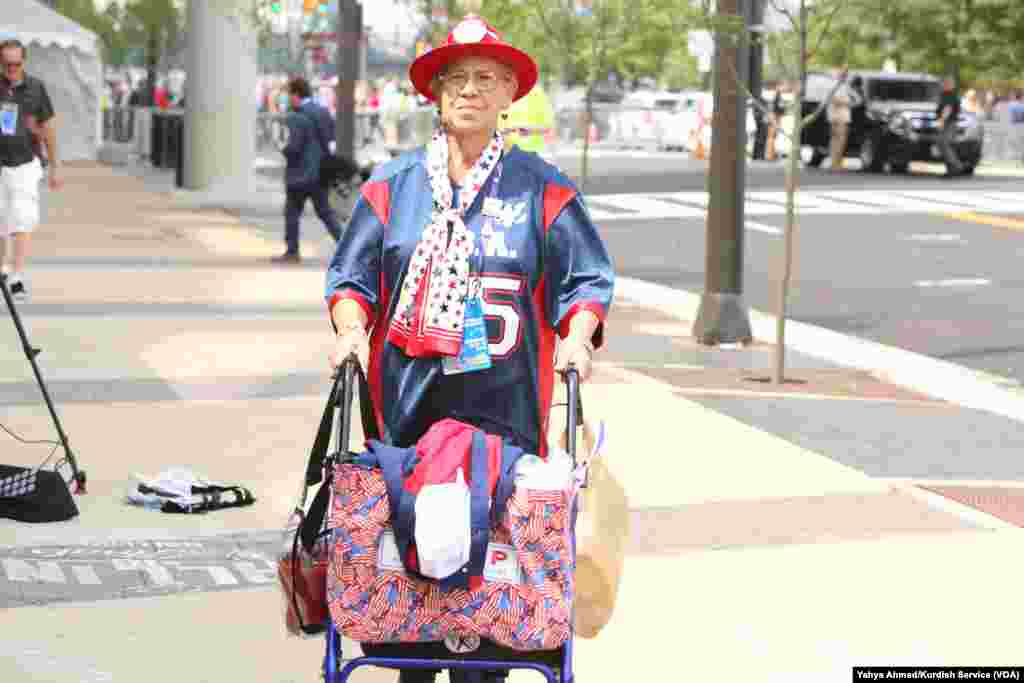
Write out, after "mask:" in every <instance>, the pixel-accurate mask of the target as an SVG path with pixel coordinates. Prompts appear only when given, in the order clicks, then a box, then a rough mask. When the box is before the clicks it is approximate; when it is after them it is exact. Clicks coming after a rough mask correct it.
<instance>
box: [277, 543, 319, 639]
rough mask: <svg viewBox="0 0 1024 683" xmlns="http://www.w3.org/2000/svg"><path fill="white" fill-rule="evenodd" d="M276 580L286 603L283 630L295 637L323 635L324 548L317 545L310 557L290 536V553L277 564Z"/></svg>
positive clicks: (280, 558)
mask: <svg viewBox="0 0 1024 683" xmlns="http://www.w3.org/2000/svg"><path fill="white" fill-rule="evenodd" d="M277 578H278V581H279V582H280V584H281V590H282V591H283V592H284V595H285V601H286V608H285V609H286V611H285V628H286V629H287V630H288V633H290V634H292V635H294V636H301V635H315V634H317V633H322V632H323V631H324V629H325V628H326V624H327V619H328V610H327V547H326V544H324V543H319V544H317V546H316V548H315V549H314V552H313V553H312V554H311V553H309V552H307V551H306V549H305V548H303V547H302V544H301V543H300V542H299V529H298V527H296V529H295V531H294V536H292V548H291V551H289V552H287V553H285V554H283V555H282V556H281V557H279V558H278V560H277Z"/></svg>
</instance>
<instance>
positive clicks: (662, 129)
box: [555, 103, 684, 150]
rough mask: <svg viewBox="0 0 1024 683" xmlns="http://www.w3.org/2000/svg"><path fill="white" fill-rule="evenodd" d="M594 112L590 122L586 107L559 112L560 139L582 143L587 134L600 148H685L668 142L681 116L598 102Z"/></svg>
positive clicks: (570, 108) (556, 116)
mask: <svg viewBox="0 0 1024 683" xmlns="http://www.w3.org/2000/svg"><path fill="white" fill-rule="evenodd" d="M592 111H593V117H592V120H588V116H587V111H586V107H585V106H583V105H580V106H572V107H562V108H560V109H558V110H557V111H556V112H555V122H556V127H557V128H558V138H559V140H561V141H562V142H564V143H570V144H580V143H581V142H582V141H583V139H584V136H585V135H586V136H589V138H590V143H591V144H592V145H595V146H597V147H612V148H616V149H648V150H649V149H656V150H660V149H665V148H667V147H670V146H676V145H678V146H682V142H670V141H669V138H670V137H672V132H673V130H674V129H675V128H678V127H679V125H680V116H681V114H680V113H676V112H671V111H667V110H664V109H656V108H644V107H633V106H622V105H617V104H605V103H600V104H596V103H595V104H594V105H593V108H592ZM679 137H684V136H683V135H681V134H680V135H679Z"/></svg>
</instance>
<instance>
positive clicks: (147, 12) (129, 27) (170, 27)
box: [112, 0, 185, 105]
mask: <svg viewBox="0 0 1024 683" xmlns="http://www.w3.org/2000/svg"><path fill="white" fill-rule="evenodd" d="M112 4H113V3H112ZM120 21H121V24H120V26H119V30H120V31H121V32H122V33H123V35H124V38H125V40H126V41H127V43H128V44H131V45H134V46H141V47H142V48H143V50H144V53H145V63H146V87H145V89H144V91H143V94H142V97H143V102H142V104H144V105H152V104H153V90H154V88H156V84H157V72H158V69H159V67H160V63H161V61H162V60H163V59H164V58H165V57H166V56H167V55H168V53H169V52H170V50H172V49H173V48H174V47H176V46H177V45H179V44H180V42H181V39H182V37H183V35H184V21H185V19H184V0H128V2H126V3H125V5H124V10H123V12H122V14H121V16H120Z"/></svg>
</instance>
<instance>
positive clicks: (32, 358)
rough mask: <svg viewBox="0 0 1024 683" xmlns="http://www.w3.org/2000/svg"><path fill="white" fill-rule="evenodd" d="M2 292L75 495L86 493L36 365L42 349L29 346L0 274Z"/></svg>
mask: <svg viewBox="0 0 1024 683" xmlns="http://www.w3.org/2000/svg"><path fill="white" fill-rule="evenodd" d="M0 290H3V293H4V302H6V303H7V310H8V311H10V313H11V318H12V319H13V320H14V327H15V328H16V329H17V330H18V337H20V338H21V345H22V348H23V349H24V351H25V355H26V356H27V357H28V362H29V363H30V364H31V365H32V372H33V373H35V376H36V382H37V383H38V384H39V390H40V391H42V392H43V399H44V400H45V401H46V407H47V408H48V409H49V410H50V417H52V418H53V424H54V426H55V427H56V428H57V434H58V435H59V436H60V443H61V446H63V447H64V459H65V460H67V462H68V465H70V466H71V479H72V481H73V482H74V485H73V486H72V491H73V492H74V493H85V472H83V471H82V470H80V469H78V461H77V460H75V454H74V453H72V452H71V446H69V445H68V437H67V435H66V434H65V433H64V428H63V427H61V424H60V418H59V417H57V411H56V410H55V409H54V407H53V401H51V400H50V392H49V391H47V390H46V382H44V381H43V375H42V374H41V373H40V372H39V366H38V365H37V364H36V356H38V355H39V353H40V351H42V349H37V348H35V347H33V346H32V345H31V344H29V341H28V336H27V335H26V334H25V327H24V326H23V325H22V324H21V317H20V316H19V315H18V309H17V308H16V307H15V306H14V299H13V298H12V297H11V291H10V289H8V287H7V275H6V274H3V273H0Z"/></svg>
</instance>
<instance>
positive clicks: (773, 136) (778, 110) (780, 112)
mask: <svg viewBox="0 0 1024 683" xmlns="http://www.w3.org/2000/svg"><path fill="white" fill-rule="evenodd" d="M785 113H786V107H785V105H784V104H783V102H782V84H781V83H780V84H779V87H778V88H777V89H776V90H775V97H774V98H773V99H772V109H771V113H770V114H769V115H768V140H767V142H766V144H765V153H764V158H765V159H766V160H768V161H775V160H776V159H777V158H778V155H779V154H778V149H777V148H776V140H777V139H778V136H779V128H781V127H782V117H783V116H784V115H785Z"/></svg>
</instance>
